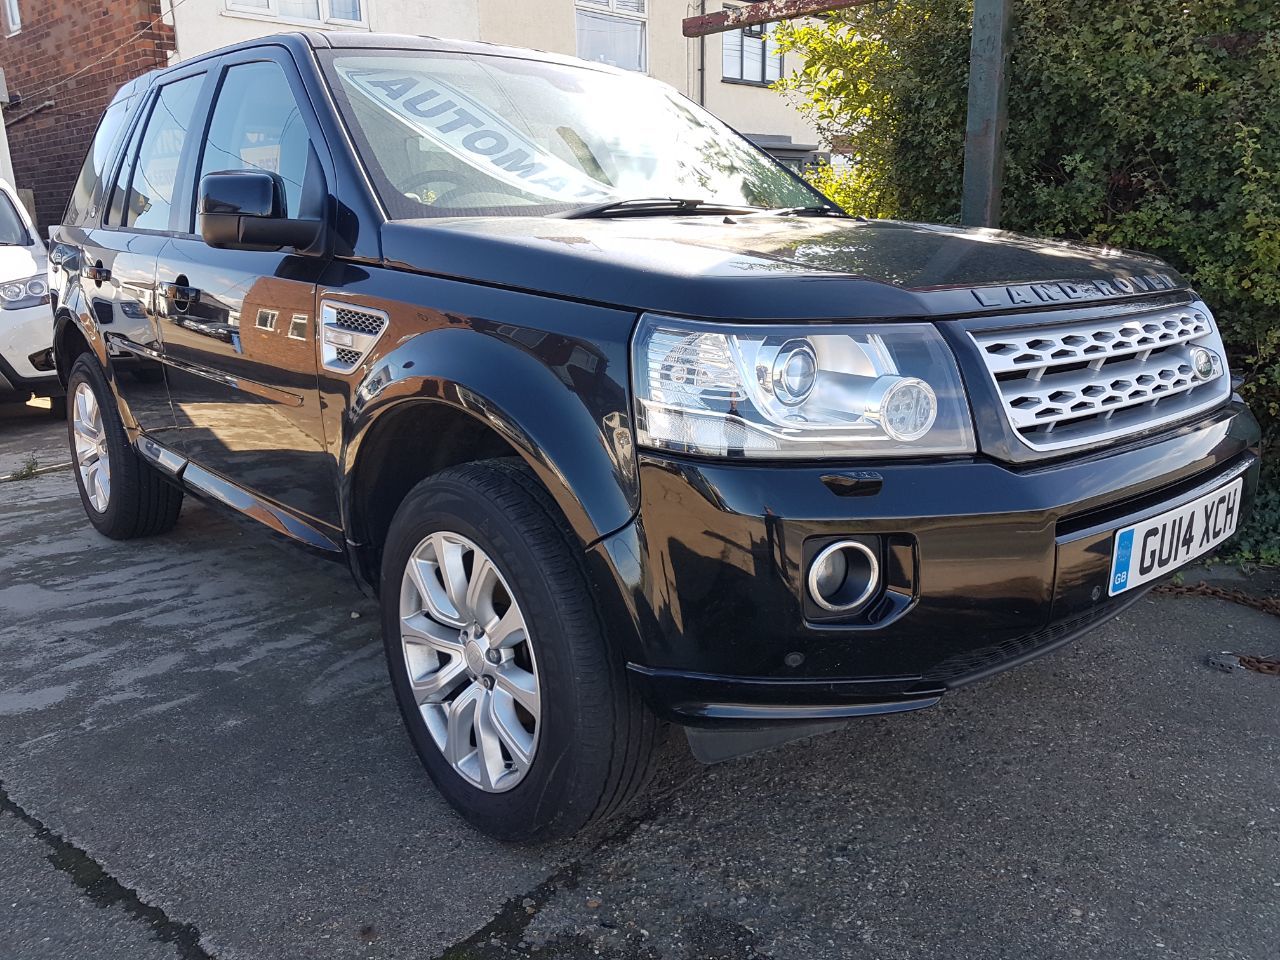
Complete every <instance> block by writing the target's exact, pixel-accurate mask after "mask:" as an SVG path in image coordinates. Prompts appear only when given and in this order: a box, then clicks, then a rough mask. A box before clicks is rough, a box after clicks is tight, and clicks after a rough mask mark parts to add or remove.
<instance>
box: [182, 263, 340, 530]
mask: <svg viewBox="0 0 1280 960" xmlns="http://www.w3.org/2000/svg"><path fill="white" fill-rule="evenodd" d="M319 269H320V265H319V262H318V261H317V260H316V259H314V258H305V257H297V256H288V255H285V254H275V253H256V252H248V251H240V250H216V249H214V248H212V247H209V246H207V245H206V244H205V243H204V242H203V241H201V240H197V239H194V238H178V239H174V240H172V241H171V242H170V243H169V244H168V245H167V246H166V247H165V248H164V250H163V251H161V254H160V257H159V260H158V269H157V278H158V290H157V300H158V303H159V315H160V323H161V329H162V331H163V334H164V343H165V359H166V361H167V373H168V378H169V390H170V395H171V397H172V400H173V406H174V412H175V415H176V416H177V420H178V424H179V427H180V437H181V450H182V452H183V453H184V454H185V455H186V456H187V457H189V458H190V459H191V460H192V461H193V462H196V463H199V464H201V465H202V466H204V467H205V468H207V469H209V470H212V471H214V472H216V473H220V474H222V475H224V476H226V477H228V478H230V479H231V480H233V481H234V482H236V483H238V484H240V485H241V486H243V487H245V488H247V489H249V490H252V491H254V492H255V493H258V494H260V495H262V496H265V497H267V498H269V499H271V500H274V501H276V502H277V503H280V504H283V505H284V506H286V507H288V508H290V509H292V510H295V511H297V512H299V513H301V514H304V515H306V516H308V517H311V518H313V519H315V520H319V521H321V522H323V523H327V524H331V525H336V524H337V523H338V511H337V496H336V491H335V484H334V474H333V469H332V461H330V460H329V459H328V457H327V456H326V454H325V444H324V435H323V432H322V427H321V423H320V409H319V395H318V393H317V389H316V386H317V382H316V364H317V359H316V325H315V278H316V275H317V273H318V271H319Z"/></svg>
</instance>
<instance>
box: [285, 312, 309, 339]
mask: <svg viewBox="0 0 1280 960" xmlns="http://www.w3.org/2000/svg"><path fill="white" fill-rule="evenodd" d="M310 319H311V318H310V317H309V316H308V315H307V314H305V313H295V314H294V315H293V316H292V317H290V318H289V329H288V330H287V331H286V336H288V338H289V339H290V340H301V341H303V342H306V339H307V331H308V329H309V326H310V324H309V321H310ZM299 324H301V326H302V333H301V334H295V333H294V332H293V331H294V330H295V329H296V328H297V327H298V325H299Z"/></svg>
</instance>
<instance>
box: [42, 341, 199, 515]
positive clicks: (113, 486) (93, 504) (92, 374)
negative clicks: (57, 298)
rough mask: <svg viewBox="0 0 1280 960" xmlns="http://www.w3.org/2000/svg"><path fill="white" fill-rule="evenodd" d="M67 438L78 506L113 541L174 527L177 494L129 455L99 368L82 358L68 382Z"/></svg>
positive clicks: (139, 459)
mask: <svg viewBox="0 0 1280 960" xmlns="http://www.w3.org/2000/svg"><path fill="white" fill-rule="evenodd" d="M67 404H68V406H69V408H70V409H69V411H68V416H67V434H68V437H69V439H70V442H71V458H72V463H73V466H74V467H75V475H76V486H77V487H78V488H79V490H80V502H81V503H83V504H84V512H85V513H86V514H87V515H88V517H89V522H90V523H92V524H93V525H94V527H95V528H96V529H97V531H98V532H99V533H101V534H104V535H105V536H108V537H111V538H112V539H113V540H132V539H133V538H135V537H147V536H152V535H154V534H157V533H165V532H167V531H169V530H171V529H173V525H174V524H175V523H177V522H178V513H179V511H181V510H182V491H181V490H180V489H178V488H177V487H176V486H174V485H173V484H172V483H170V482H169V481H168V480H166V479H165V478H164V477H163V476H162V475H161V474H160V472H159V471H158V470H156V468H155V467H153V466H152V465H151V464H149V463H148V462H147V461H146V460H144V459H143V458H142V456H141V455H140V454H139V453H138V451H137V450H136V449H134V447H133V444H131V443H130V442H129V438H128V436H127V435H126V434H125V430H124V422H123V421H122V420H121V419H120V411H119V410H118V409H117V408H116V404H115V397H114V395H113V394H112V392H111V388H110V387H109V386H108V385H107V380H106V377H105V376H104V375H103V373H102V368H101V367H99V366H98V362H97V360H96V359H95V358H94V356H93V355H92V354H89V353H83V354H81V355H80V357H79V358H78V359H77V360H76V362H75V363H74V364H73V365H72V367H71V375H70V376H69V377H68V378H67Z"/></svg>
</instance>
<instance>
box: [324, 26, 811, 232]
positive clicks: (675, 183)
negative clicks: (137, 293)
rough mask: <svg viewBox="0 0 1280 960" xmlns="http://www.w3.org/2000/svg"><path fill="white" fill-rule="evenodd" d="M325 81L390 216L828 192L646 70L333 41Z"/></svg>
mask: <svg viewBox="0 0 1280 960" xmlns="http://www.w3.org/2000/svg"><path fill="white" fill-rule="evenodd" d="M327 69H328V72H329V76H330V82H331V83H332V85H333V87H334V88H335V91H336V93H337V94H338V96H337V99H338V101H339V106H340V109H341V110H342V111H343V113H344V114H345V117H346V120H347V124H348V127H349V128H350V130H351V132H352V136H353V138H354V140H355V141H356V145H357V148H358V151H359V153H360V155H361V159H362V160H363V162H364V163H365V165H366V167H367V168H368V171H369V175H370V178H371V179H372V181H373V182H374V184H375V186H376V187H377V189H378V192H379V194H380V195H381V198H382V201H383V205H384V206H385V207H386V208H387V210H388V213H389V215H390V216H391V217H392V218H393V219H407V218H413V217H431V216H438V217H446V216H519V215H527V216H539V215H547V214H554V213H565V212H569V211H571V210H574V209H578V208H581V207H586V206H591V205H593V204H599V203H605V202H608V201H611V200H624V199H633V198H650V197H678V198H685V199H699V200H702V201H703V202H705V203H708V204H721V205H723V204H732V205H746V206H757V207H771V208H772V207H795V206H814V205H818V204H822V203H824V202H825V201H824V200H823V198H822V197H820V196H818V195H817V194H815V193H814V192H813V191H811V190H810V189H809V188H808V187H807V186H805V185H804V183H803V182H802V181H800V180H799V179H797V178H796V177H794V176H792V175H791V174H790V173H789V172H787V171H786V170H785V169H783V168H782V167H781V166H779V165H778V164H776V163H774V162H773V161H772V160H770V159H769V157H767V156H766V155H764V154H763V153H761V152H760V151H759V150H757V149H756V148H755V147H753V146H752V145H751V144H750V143H748V142H747V141H746V140H744V139H743V138H742V137H740V136H739V135H738V134H736V133H734V132H733V131H732V130H730V129H729V128H728V127H726V126H725V125H724V124H723V123H721V122H720V121H719V120H717V119H716V118H715V117H713V116H711V115H710V114H709V113H707V112H706V111H704V110H702V109H700V108H699V107H697V106H696V105H694V104H693V103H691V102H690V101H689V100H687V99H685V98H684V97H682V96H680V95H679V94H678V93H676V92H675V91H674V90H672V89H671V88H669V87H667V86H665V85H663V84H660V83H657V82H655V81H653V80H650V79H649V78H647V77H642V76H631V75H616V74H612V73H606V72H603V71H600V70H595V69H591V68H588V67H576V66H567V65H563V64H554V63H545V62H540V61H531V60H521V59H517V58H514V57H500V56H487V55H486V56H471V55H461V54H452V53H430V52H421V53H418V52H407V51H394V52H389V53H384V54H371V53H369V52H366V51H361V52H360V54H359V55H347V54H342V53H337V54H333V55H330V57H329V59H328V61H327Z"/></svg>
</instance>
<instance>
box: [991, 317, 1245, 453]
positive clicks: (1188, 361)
mask: <svg viewBox="0 0 1280 960" xmlns="http://www.w3.org/2000/svg"><path fill="white" fill-rule="evenodd" d="M972 337H973V339H974V342H975V343H976V344H977V345H978V349H979V351H980V353H981V354H982V359H983V361H984V362H985V363H986V366H987V370H988V371H989V372H990V373H991V376H992V378H993V379H994V380H995V384H996V388H997V389H998V390H999V392H1000V398H1001V400H1002V401H1003V405H1004V411H1005V415H1006V416H1007V417H1008V420H1009V423H1010V425H1011V426H1012V427H1013V429H1014V431H1015V432H1016V433H1017V434H1018V436H1019V437H1021V438H1022V440H1023V442H1025V443H1026V444H1027V445H1028V446H1030V447H1033V448H1034V449H1037V450H1061V449H1066V448H1070V447H1076V446H1083V445H1086V444H1094V443H1097V442H1099V441H1104V440H1113V439H1119V438H1121V437H1124V436H1127V435H1130V434H1135V433H1140V432H1143V431H1146V430H1149V429H1151V428H1153V427H1157V426H1161V425H1163V424H1166V423H1171V422H1173V421H1174V420H1178V419H1182V418H1184V417H1187V416H1190V415H1192V414H1195V413H1198V412H1200V411H1201V410H1204V409H1207V408H1208V407H1211V406H1213V405H1214V404H1216V403H1219V402H1221V401H1222V400H1224V399H1225V398H1226V397H1227V396H1228V395H1229V394H1230V390H1231V388H1230V378H1229V377H1228V376H1227V367H1226V362H1225V359H1224V352H1223V347H1222V339H1221V337H1219V335H1218V331H1217V329H1216V328H1215V327H1214V323H1213V318H1212V316H1211V315H1210V313H1209V310H1208V308H1207V307H1206V306H1205V305H1204V304H1202V303H1195V304H1190V305H1186V306H1179V307H1175V308H1172V309H1162V310H1158V311H1148V312H1144V313H1141V314H1133V315H1130V316H1127V317H1126V316H1120V317H1115V316H1112V317H1107V318H1101V319H1097V320H1085V321H1075V322H1072V323H1065V324H1049V325H1045V326H1026V327H1019V328H1016V329H1012V330H996V331H983V332H980V333H974V334H972ZM1201 349H1203V350H1204V351H1207V352H1208V353H1207V357H1206V356H1205V355H1204V354H1201V353H1200V351H1201ZM1197 358H1199V359H1200V361H1201V364H1199V365H1198V364H1197V362H1196V361H1197ZM1206 361H1208V363H1209V364H1210V365H1211V369H1210V368H1207V367H1206V366H1205V363H1206Z"/></svg>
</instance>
